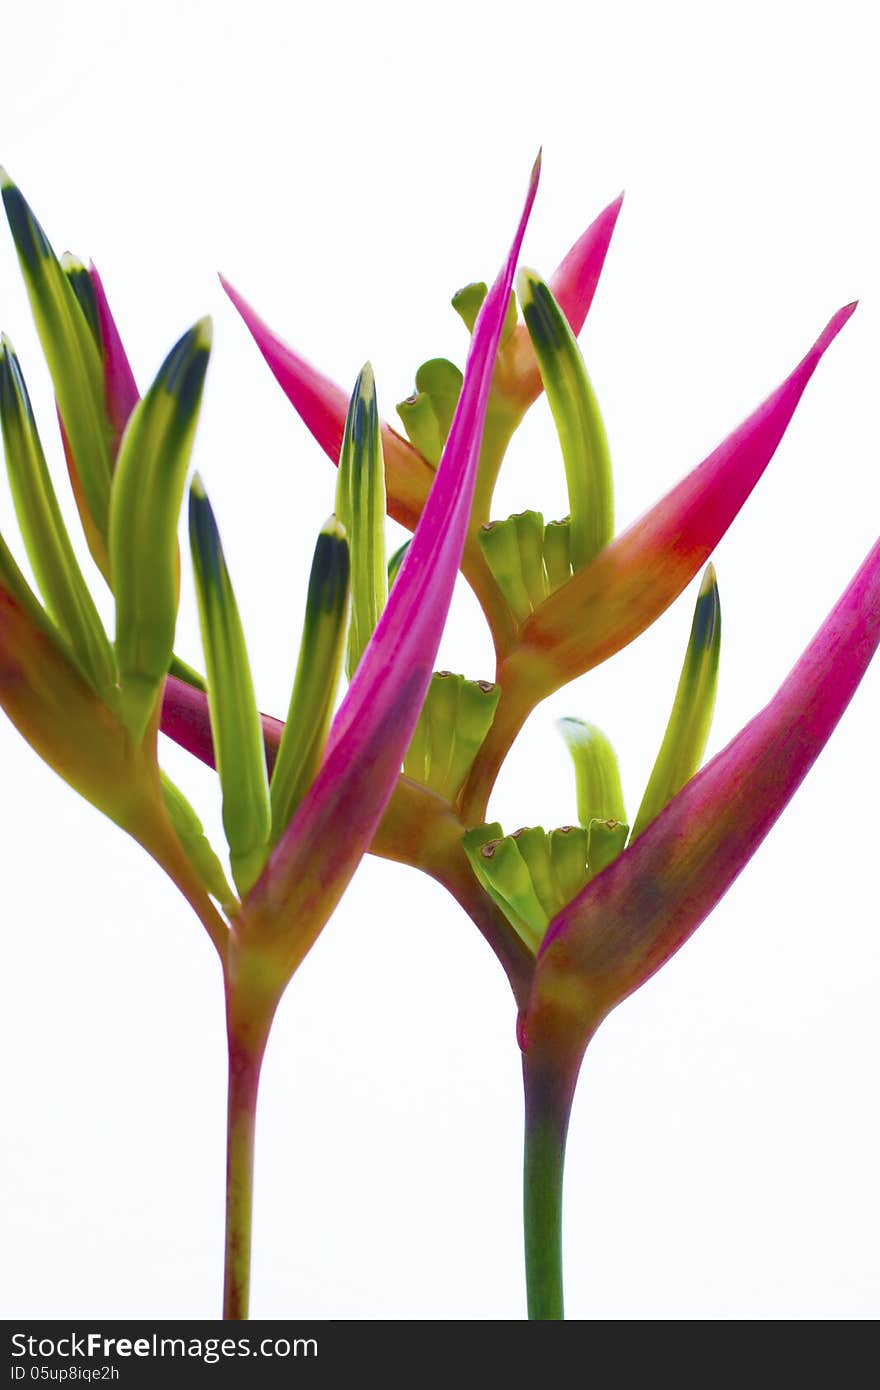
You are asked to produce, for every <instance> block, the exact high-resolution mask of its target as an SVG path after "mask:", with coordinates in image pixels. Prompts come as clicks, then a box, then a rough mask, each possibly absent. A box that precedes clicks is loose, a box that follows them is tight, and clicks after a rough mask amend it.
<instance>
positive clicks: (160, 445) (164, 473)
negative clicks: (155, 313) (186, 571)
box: [110, 319, 211, 735]
mask: <svg viewBox="0 0 880 1390" xmlns="http://www.w3.org/2000/svg"><path fill="white" fill-rule="evenodd" d="M210 348H211V323H210V320H209V319H202V320H201V321H200V322H199V323H197V324H196V325H195V326H194V327H193V328H191V329H190V330H189V332H187V333H185V334H184V335H183V337H182V338H181V339H180V341H179V342H178V343H177V344H176V345H175V346H174V347H173V348H172V349H171V352H170V353H169V354H168V356H167V357H166V359H165V361H164V362H163V364H162V366H161V367H160V369H159V372H158V374H157V376H156V379H155V381H154V382H153V384H152V386H151V387H150V389H149V391H148V392H147V394H146V395H145V396H144V398H143V400H142V401H140V402H139V403H138V404H137V405H136V406H135V408H134V411H133V412H132V415H131V418H130V419H129V422H128V425H127V427H126V430H125V433H124V435H123V437H122V443H121V445H120V449H119V456H118V459H117V462H116V472H115V475H114V478H113V492H112V498H111V506H110V566H111V576H112V581H113V593H114V596H115V599H116V657H117V662H118V665H119V678H120V683H121V688H122V691H121V698H122V710H123V714H124V717H125V718H126V719H127V721H128V722H129V724H130V727H131V728H132V731H133V732H134V733H135V734H136V735H137V734H139V733H141V732H142V731H143V729H144V728H145V726H146V724H147V721H148V720H149V718H150V715H151V714H152V713H153V711H154V709H155V706H156V702H157V700H158V699H159V696H160V694H161V689H162V684H163V682H164V680H165V676H166V675H167V673H168V667H169V664H170V662H171V657H172V647H173V643H174V629H175V625H176V622H177V604H178V592H179V581H178V566H179V559H178V550H177V523H178V519H179V516H180V505H181V501H182V499H183V490H184V486H185V483H186V472H187V469H188V467H189V460H190V454H191V451H192V443H193V437H194V435H195V429H196V422H197V419H198V413H199V405H200V402H201V397H202V388H203V386H204V381H205V373H206V371H207V368H208V357H209V354H210Z"/></svg>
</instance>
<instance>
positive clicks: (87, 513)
mask: <svg viewBox="0 0 880 1390" xmlns="http://www.w3.org/2000/svg"><path fill="white" fill-rule="evenodd" d="M537 178H538V166H537V165H536V166H535V170H534V173H533V176H532V181H531V184H530V187H529V193H528V198H527V200H526V205H525V209H524V211H523V214H522V217H521V219H520V223H519V226H518V229H517V233H516V236H515V238H514V242H513V246H512V248H511V250H510V253H509V255H508V258H507V261H506V264H505V265H504V267H503V269H502V271H501V272H500V274H499V276H498V279H497V281H496V282H495V284H494V286H493V288H492V290H491V291H490V293H489V294H488V295H487V296H486V300H485V304H484V305H483V308H482V312H481V313H480V316H479V320H478V322H477V324H476V326H475V331H474V334H473V341H472V346H471V351H470V354H469V358H468V363H467V367H466V370H465V374H464V380H463V384H462V389H461V393H460V399H459V400H458V402H457V408H456V410H455V413H454V419H452V420H451V422H450V428H449V431H448V437H447V439H446V441H445V446H444V448H443V450H442V457H441V458H440V459H439V462H438V466H437V468H436V474H435V473H434V472H433V471H432V473H431V483H432V486H431V487H430V489H429V490H426V492H425V495H424V497H423V498H422V499H421V502H422V504H423V505H421V506H420V517H419V520H418V524H417V525H416V528H415V535H414V536H413V540H412V544H411V546H410V548H409V552H408V554H407V557H406V560H405V562H404V563H403V564H402V565H401V567H400V570H399V573H398V575H397V578H396V581H395V583H394V586H393V589H392V592H391V594H390V596H389V597H388V599H387V603H384V606H383V605H382V604H378V605H375V606H374V609H373V612H372V619H371V621H370V623H369V625H368V626H369V630H365V629H364V628H363V626H361V627H360V628H359V629H358V631H359V640H360V645H359V647H358V650H357V654H356V658H355V660H354V661H353V662H352V666H351V669H352V672H353V676H352V681H351V685H350V686H349V689H348V692H347V694H346V696H345V698H344V700H343V701H342V704H341V706H340V708H339V709H338V711H337V713H336V715H335V717H333V718H332V721H331V718H330V715H331V713H332V708H333V703H334V696H335V690H336V684H337V679H338V674H339V668H340V664H341V660H342V652H343V647H344V645H345V630H346V623H347V617H348V604H349V589H350V582H349V571H350V568H352V569H354V571H355V577H357V574H358V565H359V564H360V563H361V561H360V560H359V558H358V553H357V551H356V550H355V548H354V547H352V554H351V559H350V558H349V545H348V541H347V539H346V535H345V531H344V529H343V527H342V526H341V525H340V523H339V522H338V521H337V520H336V519H331V521H330V522H329V523H328V524H327V526H326V527H325V528H324V529H323V531H322V532H321V535H320V536H319V540H318V545H317V548H316V551H315V559H314V562H313V566H312V576H311V583H310V591H309V605H308V609H307V613H306V620H305V627H304V635H303V646H302V650H301V654H300V665H299V669H298V672H297V677H296V680H295V682H294V689H293V695H292V700H291V710H290V714H289V718H288V723H287V726H286V731H285V733H284V734H283V735H282V736H281V738H280V740H279V745H278V749H277V756H276V757H274V759H273V760H272V769H271V777H270V774H269V769H268V767H267V761H266V758H265V755H264V750H263V744H262V738H261V734H260V724H259V717H258V714H257V709H256V704H255V700H254V693H253V685H252V682H251V678H250V670H249V664H248V658H247V651H246V647H245V643H244V637H243V632H242V624H241V621H240V618H239V615H238V610H237V606H236V603H235V597H234V593H233V589H232V584H231V580H230V576H229V573H228V571H227V568H226V563H225V559H224V556H223V550H222V546H221V543H220V538H219V533H218V529H217V525H216V521H215V518H214V515H213V512H212V510H211V507H210V503H209V502H208V499H207V496H206V494H205V490H204V487H203V485H202V483H201V481H200V479H198V478H195V479H194V480H193V482H192V485H191V488H190V494H189V498H190V501H189V507H190V538H191V544H192V549H193V562H194V570H195V575H196V584H197V593H198V599H199V608H200V617H201V627H202V637H203V645H204V648H205V656H206V664H207V670H208V679H207V683H205V682H204V681H202V679H201V678H200V677H199V676H198V675H197V674H196V673H194V672H192V671H191V670H189V669H188V668H187V667H186V666H185V665H184V664H183V663H182V662H180V661H178V660H177V658H176V657H175V656H174V653H173V640H174V628H175V619H176V612H177V601H178V589H179V560H178V553H177V540H176V536H177V520H178V514H179V509H180V504H181V501H182V497H183V493H184V490H185V483H186V475H187V471H188V465H189V459H190V453H191V447H192V442H193V436H194V432H195V427H196V421H197V417H198V411H199V404H200V399H201V391H202V385H203V382H204V379H205V373H206V369H207V363H208V356H209V351H210V324H209V322H208V321H207V320H204V321H202V322H200V323H199V324H197V325H196V326H195V327H194V328H193V329H192V330H190V332H189V333H187V334H185V335H184V337H183V338H182V339H181V340H180V342H179V343H178V344H177V345H176V346H175V347H174V348H173V349H172V351H171V353H170V354H169V356H168V358H167V359H166V361H165V363H164V364H163V366H162V367H161V369H160V371H159V373H158V375H157V377H156V380H155V382H154V383H153V385H152V386H151V388H150V390H149V391H148V392H147V394H146V395H145V396H144V398H143V400H139V399H138V393H137V389H136V386H135V383H134V378H133V375H132V373H131V369H130V367H129V365H128V361H127V358H126V356H125V353H124V350H123V347H122V343H121V340H120V337H119V334H118V332H117V330H116V327H115V324H114V322H113V318H112V315H111V313H110V310H109V306H108V304H107V300H106V296H105V294H104V290H103V286H102V284H101V281H100V278H99V277H98V275H97V273H96V272H95V271H94V270H91V271H89V270H87V269H86V268H85V267H84V266H82V265H81V264H80V263H78V262H75V261H73V260H65V262H64V263H62V262H60V261H59V260H58V259H57V258H56V256H55V254H54V252H53V251H52V248H51V246H50V244H49V242H48V239H47V238H46V236H45V234H44V232H43V230H42V228H41V227H40V225H39V223H38V222H37V221H36V219H35V217H34V216H33V214H32V212H31V210H30V208H29V207H28V206H27V204H26V202H25V201H24V199H23V197H22V195H21V194H20V192H19V190H18V189H17V188H16V186H15V185H14V184H13V183H12V182H11V180H9V179H8V178H7V177H6V176H5V175H4V176H3V179H2V189H3V199H4V204H5V206H6V211H7V216H8V219H9V223H10V227H11V230H12V234H13V238H14V241H15V244H16V248H17V251H18V255H19V261H20V265H21V270H22V273H23V276H24V279H25V283H26V286H27V289H28V293H29V296H30V300H31V305H32V307H33V311H34V317H35V320H36V323H37V328H38V331H39V334H40V338H41V342H42V346H43V349H44V352H45V356H46V360H47V363H48V366H49V370H50V373H51V376H52V380H53V385H54V388H55V394H56V399H57V404H58V413H59V417H60V421H61V426H62V433H63V438H64V447H65V453H66V457H67V462H68V469H69V473H70V477H71V482H72V485H73V490H74V494H75V497H76V500H77V505H78V507H79V512H80V516H81V519H82V523H83V528H84V531H85V534H86V537H87V539H88V542H89V545H90V548H91V550H92V554H93V556H94V558H95V560H96V563H97V564H98V566H99V568H100V570H101V571H102V573H103V574H104V576H105V578H106V579H107V581H108V583H109V585H110V587H111V590H112V593H113V596H114V600H115V608H116V629H115V636H114V638H113V639H112V640H111V638H110V637H109V636H108V634H107V633H106V632H105V630H104V627H103V625H102V623H101V621H100V618H99V617H98V614H97V610H96V608H95V604H94V602H93V600H92V598H91V595H90V594H89V591H88V588H87V586H86V584H85V581H84V579H83V576H82V573H81V571H80V569H79V566H78V564H77V561H76V559H75V557H74V553H73V550H72V547H71V545H70V542H69V539H68V537H67V534H66V531H65V528H64V524H63V522H62V520H61V514H60V511H59V508H58V505H57V501H56V498H55V493H54V490H53V485H52V482H51V479H50V476H49V472H48V469H47V467H46V463H45V458H44V456H43V452H42V447H41V445H40V441H39V437H38V434H37V428H36V423H35V421H34V418H33V414H32V412H31V410H30V404H29V401H28V398H27V392H26V389H25V386H24V379H23V376H22V374H21V370H20V367H19V365H18V362H17V359H16V358H15V355H14V353H13V352H12V349H11V346H10V345H9V344H8V343H6V341H5V340H4V345H3V348H2V351H0V414H2V423H3V434H4V442H5V444H6V454H7V463H8V465H9V471H10V477H11V480H12V487H13V493H14V496H15V502H16V510H17V515H18V519H19V524H20V528H21V532H22V536H23V539H24V542H25V545H26V547H27V550H28V554H29V557H30V559H31V562H32V565H33V569H34V573H35V575H36V578H37V582H38V585H39V588H40V591H41V594H42V598H43V603H41V602H40V600H39V599H38V598H37V597H36V595H35V594H34V593H33V592H32V591H31V589H30V587H29V585H28V584H27V582H26V580H25V579H24V577H23V575H22V574H21V572H20V570H19V569H18V566H17V565H16V563H15V561H14V560H13V558H12V555H11V553H10V552H9V551H8V550H7V549H6V547H5V545H2V543H0V654H2V659H0V703H2V704H3V707H4V709H5V710H6V712H7V714H8V715H9V716H10V718H11V719H12V720H13V722H14V723H15V724H16V725H17V727H18V728H19V729H20V731H21V732H22V733H23V735H24V736H25V738H27V739H28V741H29V742H30V743H31V744H32V745H33V746H34V748H35V749H36V750H37V752H39V753H40V755H41V756H42V757H43V758H44V759H45V760H46V761H47V762H49V763H50V764H51V765H52V766H53V767H54V768H55V769H56V770H57V771H58V772H59V773H60V774H61V776H63V777H64V778H65V779H66V780H67V781H68V782H69V783H70V784H71V785H72V786H73V787H74V788H75V789H76V790H78V791H79V792H80V793H81V794H82V795H84V796H86V797H87V798H88V799H89V800H90V801H92V802H93V803H94V804H95V805H97V806H98V807H99V808H100V809H101V810H103V811H104V812H105V813H106V814H107V815H109V816H111V817H112V818H113V819H114V820H115V821H116V822H117V823H118V824H119V825H120V826H121V827H122V828H123V829H125V830H126V831H128V833H129V834H131V835H132V836H134V837H135V838H136V839H138V840H139V841H140V842H141V844H143V845H144V847H145V848H146V849H147V850H148V851H149V852H150V853H151V854H152V855H153V857H154V858H155V859H156V860H157V861H158V862H159V863H160V864H161V865H162V867H163V868H164V869H165V870H166V871H167V872H168V873H169V875H170V876H171V877H172V878H173V879H174V881H175V882H176V883H177V884H178V886H179V887H180V888H181V890H182V891H183V892H184V894H185V895H186V897H187V898H188V899H189V901H190V902H191V904H192V905H193V907H194V908H195V910H196V912H197V913H198V915H199V917H200V918H201V920H202V922H203V924H204V926H205V927H206V930H207V931H208V933H209V935H210V938H211V940H212V942H213V944H214V946H215V948H216V950H217V953H218V955H219V957H220V961H221V966H222V971H223V980H224V988H225V993H226V1005H227V1024H228V1040H229V1130H228V1154H227V1234H226V1288H225V1294H224V1313H225V1316H227V1317H243V1316H246V1313H247V1300H248V1277H249V1261H250V1210H251V1188H252V1173H253V1142H254V1122H255V1108H256V1098H257V1088H258V1083H259V1074H260V1066H261V1061H262V1056H263V1052H264V1049H265V1045H266V1040H267V1037H268V1033H269V1029H270V1026H271V1022H272V1018H273V1016H274V1012H275V1009H276V1007H277V1004H278V1000H279V999H280V997H281V994H282V993H283V991H284V989H285V987H286V985H287V983H288V982H289V980H290V978H291V976H292V974H293V973H294V971H295V970H296V968H297V966H298V965H299V963H300V962H301V960H302V959H303V957H304V955H305V954H306V952H307V951H308V950H309V948H310V946H311V945H312V943H313V942H314V940H315V938H316V937H317V935H318V934H319V932H320V931H321V929H322V928H323V926H324V925H325V923H326V922H327V920H328V918H329V917H330V915H331V913H332V911H333V909H334V907H335V906H336V903H337V902H338V900H339V898H340V896H341V894H342V893H343V891H344V889H345V887H346V885H347V883H348V881H349V879H350V878H351V876H352V874H353V872H354V870H355V868H356V866H357V864H358V862H359V860H360V858H361V856H362V854H363V853H364V851H365V849H366V848H367V846H368V845H369V843H370V841H371V839H372V838H373V836H374V833H375V831H376V827H377V824H378V822H379V820H380V818H381V816H382V813H383V810H384V808H385V805H386V802H387V800H388V798H389V796H390V794H391V792H392V790H393V788H394V784H395V782H396V780H397V776H398V772H399V769H400V765H401V762H402V760H403V756H404V753H405V751H406V748H407V745H408V743H409V742H410V739H411V737H412V734H413V730H414V727H415V725H416V721H417V719H418V715H419V710H420V708H421V705H422V702H423V699H424V696H425V692H426V690H427V687H428V684H429V682H430V679H431V669H432V665H433V661H434V658H435V655H436V651H437V646H438V643H439V640H440V635H441V632H442V629H443V624H444V621H445V617H446V612H447V609H448V606H449V602H450V598H451V593H452V588H453V583H454V579H455V576H456V574H457V570H458V565H459V561H460V558H461V552H462V547H463V544H464V540H465V535H466V530H467V524H468V518H469V514H470V508H471V500H472V495H473V489H474V482H475V478H476V473H477V460H478V455H479V448H480V438H481V433H482V426H483V419H484V415H485V411H486V405H487V400H488V397H489V390H490V383H491V376H492V370H493V364H494V362H495V358H496V352H497V348H498V343H499V338H500V335H501V331H502V327H503V322H504V316H505V312H506V310H507V306H508V300H509V295H510V287H511V283H512V278H513V274H514V270H515V266H516V260H517V255H518V252H519V247H520V243H521V241H522V237H523V233H524V230H525V226H526V222H527V220H528V215H529V211H530V209H531V205H532V201H533V199H534V195H535V189H536V186H537ZM345 414H347V416H348V421H349V428H348V438H349V455H350V458H349V484H350V486H351V487H352V488H355V487H356V486H359V483H358V479H361V478H365V479H366V480H367V482H366V483H365V487H366V490H367V493H368V494H369V492H370V484H369V478H370V477H371V476H373V477H374V476H375V475H376V471H377V470H376V466H375V462H376V458H377V457H378V460H379V467H378V476H379V477H381V473H382V469H381V452H380V446H379V444H378V415H377V412H376V403H375V389H374V385H373V381H372V373H371V372H370V371H369V369H365V371H364V372H363V373H362V374H361V377H360V378H359V381H358V385H357V387H356V388H355V392H354V395H353V397H352V399H351V402H350V404H349V405H348V408H347V411H346V412H344V415H345ZM371 459H372V470H371V467H370V460H371ZM367 503H369V504H370V505H374V504H375V496H373V497H372V500H371V498H370V496H368V497H367ZM365 505H366V503H365ZM360 510H361V507H360V504H359V503H355V504H353V505H350V506H348V513H349V515H348V520H349V524H350V527H353V528H354V531H356V530H357V529H358V525H359V513H360ZM379 510H380V513H382V514H384V498H383V499H382V502H381V505H380V508H379ZM352 538H353V539H354V532H353V534H352ZM383 598H384V592H383ZM362 604H363V585H362V584H361V585H360V586H359V588H358V593H356V595H355V600H354V607H355V610H356V612H359V611H360V608H362ZM359 605H360V608H359ZM169 669H170V670H172V671H174V672H175V673H176V678H177V677H179V678H182V681H183V688H184V689H185V690H187V691H189V692H198V694H199V698H200V699H201V700H202V701H203V702H205V706H204V707H205V708H206V709H207V710H209V727H210V733H211V741H212V746H213V748H215V749H216V752H217V759H216V760H217V767H218V772H219V777H220V783H221V790H222V796H223V822H224V829H225V831H226V837H227V843H228V848H229V855H230V863H231V868H232V875H233V880H234V888H233V887H232V886H231V885H229V884H228V882H227V880H226V877H225V874H224V872H223V869H222V867H221V865H220V862H219V860H218V858H217V856H216V854H215V853H214V851H213V849H212V848H211V846H210V845H209V844H208V842H207V840H206V838H205V836H204V833H203V831H202V827H201V825H200V824H199V822H198V820H197V818H196V816H195V812H194V811H193V810H192V808H191V807H190V806H189V804H188V803H187V802H186V800H185V798H184V797H183V796H182V794H181V793H180V792H179V791H178V790H177V788H175V787H173V786H172V785H171V783H170V782H169V781H168V780H167V778H165V777H164V774H162V773H161V771H160V768H159V764H158V758H157V732H158V726H159V717H160V712H161V705H162V695H163V690H164V686H165V682H166V676H167V673H168V671H169ZM340 819H343V820H344V823H345V826H346V833H345V835H344V836H341V835H339V834H337V833H336V829H335V828H336V826H337V825H338V823H339V821H340Z"/></svg>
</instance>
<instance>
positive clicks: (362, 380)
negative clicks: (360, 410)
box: [357, 362, 376, 396]
mask: <svg viewBox="0 0 880 1390" xmlns="http://www.w3.org/2000/svg"><path fill="white" fill-rule="evenodd" d="M357 389H358V391H359V393H360V394H361V395H362V396H372V395H373V394H374V393H375V390H376V377H375V374H374V372H373V364H372V362H365V363H364V365H363V366H362V367H361V369H360V371H359V372H358V379H357Z"/></svg>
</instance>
